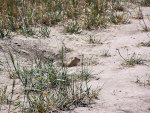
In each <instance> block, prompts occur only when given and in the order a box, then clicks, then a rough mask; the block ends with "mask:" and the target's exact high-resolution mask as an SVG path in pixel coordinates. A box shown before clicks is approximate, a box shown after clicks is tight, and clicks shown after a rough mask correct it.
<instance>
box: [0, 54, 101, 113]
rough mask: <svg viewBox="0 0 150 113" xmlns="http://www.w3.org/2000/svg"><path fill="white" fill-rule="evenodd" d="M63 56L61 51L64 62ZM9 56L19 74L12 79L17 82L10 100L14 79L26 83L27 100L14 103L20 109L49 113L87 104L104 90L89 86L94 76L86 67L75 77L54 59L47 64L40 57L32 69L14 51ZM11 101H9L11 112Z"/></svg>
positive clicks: (24, 91)
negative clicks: (16, 58)
mask: <svg viewBox="0 0 150 113" xmlns="http://www.w3.org/2000/svg"><path fill="white" fill-rule="evenodd" d="M63 55H64V53H63V51H62V57H61V58H62V62H63ZM10 58H11V61H12V64H13V66H14V70H15V71H13V72H12V73H13V74H14V75H16V76H15V78H14V77H12V78H11V79H13V81H14V82H13V87H12V92H11V97H10V100H12V98H13V95H14V93H15V85H16V82H15V81H16V79H19V81H20V82H21V84H22V86H23V94H24V101H23V102H22V101H15V103H19V104H17V108H20V109H21V110H22V112H30V113H33V112H46V113H48V112H54V111H60V110H69V109H71V108H74V107H77V106H87V105H88V104H90V103H91V102H92V101H93V99H94V98H97V95H98V93H99V91H100V90H101V89H96V90H92V89H91V86H88V82H89V81H90V79H89V77H90V76H91V75H90V73H88V71H87V70H85V68H84V67H83V66H82V69H81V71H80V73H79V72H78V74H77V76H74V74H68V73H67V68H66V67H55V66H54V65H53V62H49V63H48V64H44V63H42V62H41V61H40V60H35V62H34V65H31V68H26V67H22V68H21V67H20V65H19V64H18V61H15V58H14V56H13V54H12V53H11V52H10ZM11 70H12V69H11ZM11 70H9V72H11ZM3 93H4V91H3ZM3 93H2V94H3ZM20 95H21V94H20ZM2 96H3V97H4V95H2ZM0 99H1V96H0ZM13 103H14V102H13ZM11 104H12V103H9V111H10V110H11V107H10V106H11Z"/></svg>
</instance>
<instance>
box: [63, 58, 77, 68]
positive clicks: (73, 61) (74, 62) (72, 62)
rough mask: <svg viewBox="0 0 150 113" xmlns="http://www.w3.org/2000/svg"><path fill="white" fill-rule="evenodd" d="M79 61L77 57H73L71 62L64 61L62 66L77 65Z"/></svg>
mask: <svg viewBox="0 0 150 113" xmlns="http://www.w3.org/2000/svg"><path fill="white" fill-rule="evenodd" d="M79 62H80V59H79V58H77V57H74V59H73V60H71V62H70V63H69V64H65V63H64V65H63V66H64V67H74V66H77V65H78V63H79Z"/></svg>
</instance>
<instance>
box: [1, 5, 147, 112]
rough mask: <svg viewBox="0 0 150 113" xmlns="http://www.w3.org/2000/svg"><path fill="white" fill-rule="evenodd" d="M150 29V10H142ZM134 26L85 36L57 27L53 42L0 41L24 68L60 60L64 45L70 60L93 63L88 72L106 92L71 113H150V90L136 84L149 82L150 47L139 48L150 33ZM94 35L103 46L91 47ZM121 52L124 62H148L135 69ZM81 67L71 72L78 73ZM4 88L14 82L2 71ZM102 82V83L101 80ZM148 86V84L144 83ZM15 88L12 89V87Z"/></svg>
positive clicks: (15, 38) (137, 24) (17, 37)
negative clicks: (133, 59) (34, 62)
mask: <svg viewBox="0 0 150 113" xmlns="http://www.w3.org/2000/svg"><path fill="white" fill-rule="evenodd" d="M142 10H143V14H144V17H145V22H146V24H147V26H150V22H149V21H148V20H147V18H146V17H147V16H146V15H150V8H148V7H147V8H142ZM130 22H131V23H130V24H124V25H113V26H111V27H107V28H106V29H98V30H94V31H83V32H82V33H81V34H73V35H69V34H64V33H63V28H62V27H59V26H56V27H52V28H51V33H50V34H51V36H50V38H37V37H34V38H33V37H25V36H20V35H15V36H13V37H12V39H9V40H0V45H1V46H3V48H4V53H6V54H7V53H8V48H9V49H10V50H12V51H13V52H14V53H15V54H16V53H19V56H20V57H19V58H20V62H21V64H24V65H26V66H27V65H29V64H30V60H31V59H33V58H34V57H41V58H42V60H43V61H44V62H46V61H47V58H48V55H50V54H51V55H53V56H54V58H55V60H57V59H58V56H59V54H60V53H59V50H60V49H61V46H62V43H64V44H65V46H66V47H67V48H70V49H71V51H70V52H67V53H66V60H69V59H71V58H73V57H78V58H81V56H82V55H84V57H85V60H86V61H87V62H88V60H90V59H92V63H91V65H90V66H88V68H89V69H90V70H92V73H93V74H94V76H95V78H94V79H92V80H91V82H90V84H91V85H92V88H97V87H102V91H101V92H100V95H99V96H98V97H99V99H97V100H95V104H92V105H90V106H89V107H78V108H76V109H75V110H73V111H65V112H68V113H69V112H70V113H150V86H149V85H147V84H139V83H136V80H137V77H138V78H139V79H140V80H141V81H146V80H145V78H146V75H149V76H150V47H143V46H138V45H139V43H141V42H147V41H149V40H150V32H144V31H143V22H142V20H136V19H131V20H130ZM89 35H94V36H95V38H96V40H100V41H101V43H100V44H89V43H88V42H87V37H89ZM118 49H119V51H120V53H121V55H122V56H123V57H124V58H129V57H130V56H131V55H133V53H136V55H137V56H139V57H141V58H142V59H144V61H143V64H140V65H135V66H125V65H123V64H124V63H125V61H124V60H123V58H121V56H120V55H119V53H118ZM105 50H106V51H107V50H109V54H110V55H111V56H109V57H102V56H101V55H102V53H103V51H105ZM4 53H3V52H2V51H0V58H1V59H2V60H3V61H5V58H4ZM78 67H80V64H79V65H78V66H77V67H72V68H69V70H76V69H77V68H78ZM0 74H1V76H0V78H1V81H0V87H2V86H4V85H5V84H7V85H8V86H9V85H10V86H11V83H12V82H11V80H10V79H9V77H8V76H7V74H8V73H7V72H6V70H5V69H3V68H1V71H0ZM98 78H99V79H98ZM143 83H144V82H143ZM10 88H11V87H10ZM7 107H8V106H5V105H4V107H2V112H5V111H7V109H8V108H7Z"/></svg>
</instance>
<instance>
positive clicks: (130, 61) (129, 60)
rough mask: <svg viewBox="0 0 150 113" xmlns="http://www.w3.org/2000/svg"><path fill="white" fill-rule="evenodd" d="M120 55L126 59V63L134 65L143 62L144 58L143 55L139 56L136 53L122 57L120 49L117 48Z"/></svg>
mask: <svg viewBox="0 0 150 113" xmlns="http://www.w3.org/2000/svg"><path fill="white" fill-rule="evenodd" d="M117 51H118V53H119V55H120V57H121V58H122V59H123V60H124V61H125V65H127V66H134V65H135V64H143V59H142V58H141V57H138V56H137V55H136V54H135V53H133V54H132V56H131V57H128V58H126V59H125V58H124V57H122V55H121V53H120V51H119V49H117Z"/></svg>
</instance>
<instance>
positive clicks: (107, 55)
mask: <svg viewBox="0 0 150 113" xmlns="http://www.w3.org/2000/svg"><path fill="white" fill-rule="evenodd" d="M101 56H103V57H110V56H111V55H110V53H109V50H104V51H103V52H102V54H101Z"/></svg>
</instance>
